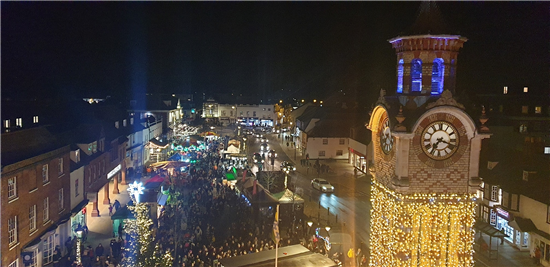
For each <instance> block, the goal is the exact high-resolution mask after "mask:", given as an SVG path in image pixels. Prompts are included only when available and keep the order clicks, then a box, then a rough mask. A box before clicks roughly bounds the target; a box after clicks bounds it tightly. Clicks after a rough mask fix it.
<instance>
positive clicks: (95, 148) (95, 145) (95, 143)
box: [92, 141, 97, 153]
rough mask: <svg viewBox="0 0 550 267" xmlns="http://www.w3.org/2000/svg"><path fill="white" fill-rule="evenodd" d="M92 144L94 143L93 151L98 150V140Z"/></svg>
mask: <svg viewBox="0 0 550 267" xmlns="http://www.w3.org/2000/svg"><path fill="white" fill-rule="evenodd" d="M92 145H93V146H92V152H93V153H95V152H97V141H96V142H94V143H93V144H92Z"/></svg>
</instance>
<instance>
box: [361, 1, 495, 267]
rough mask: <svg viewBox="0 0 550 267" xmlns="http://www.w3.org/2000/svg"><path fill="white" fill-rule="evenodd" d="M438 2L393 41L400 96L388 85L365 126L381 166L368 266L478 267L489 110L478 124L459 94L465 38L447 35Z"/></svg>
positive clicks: (376, 170) (424, 9) (376, 181)
mask: <svg viewBox="0 0 550 267" xmlns="http://www.w3.org/2000/svg"><path fill="white" fill-rule="evenodd" d="M434 5H435V3H433V2H424V3H423V4H422V6H421V9H420V15H419V17H418V20H417V22H416V23H415V25H413V28H412V33H411V35H408V36H403V37H397V38H394V39H392V40H390V43H392V45H393V47H394V48H395V49H396V51H397V59H398V60H397V61H398V68H397V73H398V86H397V97H395V96H385V91H383V90H382V91H381V93H380V97H379V99H378V101H377V102H376V104H375V107H374V108H373V110H372V112H371V113H370V115H371V117H370V120H369V123H368V124H367V128H368V129H370V130H371V132H372V142H373V148H374V159H373V160H374V167H375V168H374V178H373V181H372V186H371V199H370V201H371V204H372V209H371V216H370V217H371V219H370V220H371V221H370V230H371V233H370V244H369V245H370V253H371V256H370V263H369V265H370V266H385V267H387V266H468V267H470V266H473V265H474V261H473V253H474V250H473V243H474V234H475V231H474V229H473V227H474V223H475V214H474V213H475V207H476V205H477V204H476V191H477V188H478V187H479V181H480V180H479V157H480V152H481V141H482V140H483V139H484V138H489V137H490V133H489V132H488V129H487V128H486V126H485V122H486V121H487V119H486V116H484V113H483V114H482V117H481V118H480V122H481V124H480V126H479V127H477V126H476V125H479V124H478V123H476V121H474V120H473V119H472V118H471V117H470V116H469V115H468V114H467V113H466V112H465V107H464V106H463V105H462V104H460V103H458V102H457V101H456V100H455V99H454V97H453V94H454V77H455V68H456V56H457V55H458V50H459V49H460V48H461V47H462V44H463V43H464V42H465V41H466V38H463V37H460V36H458V35H449V34H443V33H446V32H444V31H443V27H441V26H442V25H441V24H439V23H440V21H441V19H440V16H439V12H438V11H437V9H435V6H434ZM434 23H435V24H434ZM430 24H434V25H430ZM434 34H437V35H434ZM436 76H437V77H436ZM419 107H422V108H419Z"/></svg>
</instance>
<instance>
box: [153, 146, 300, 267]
mask: <svg viewBox="0 0 550 267" xmlns="http://www.w3.org/2000/svg"><path fill="white" fill-rule="evenodd" d="M218 145H219V142H218V141H211V142H210V143H209V144H208V148H209V150H208V151H207V152H206V153H203V154H202V155H201V156H200V160H199V161H198V162H197V163H196V164H195V166H192V167H191V168H190V170H189V174H188V175H187V177H186V178H185V180H186V183H183V184H181V183H180V184H178V186H176V187H174V190H176V191H177V192H179V193H180V194H179V195H181V196H183V197H182V199H181V200H180V201H178V202H177V204H176V205H175V206H173V207H172V206H166V208H165V209H164V211H163V212H162V214H161V216H160V218H159V225H160V226H159V229H158V232H157V238H158V240H159V242H160V243H161V245H162V247H163V248H166V249H170V250H171V251H172V255H173V256H174V258H175V259H174V263H175V264H174V265H175V266H219V265H220V264H219V260H220V259H221V258H225V257H234V256H238V255H245V254H249V253H256V252H259V251H263V250H267V249H273V248H274V247H275V243H274V241H273V239H272V235H271V234H272V229H273V228H272V225H273V218H272V217H271V218H262V217H259V216H256V215H255V214H253V209H252V207H250V206H249V204H248V203H247V201H246V200H245V199H244V198H243V197H241V196H239V194H237V192H236V191H235V189H234V188H232V187H231V186H230V185H228V184H224V183H223V178H224V175H225V172H226V171H227V169H229V168H230V166H231V164H229V163H230V162H229V161H230V160H228V159H223V158H221V157H220V156H219V154H218V153H215V151H217V146H218ZM218 166H220V167H218ZM285 241H286V240H282V242H281V243H284V244H295V243H297V242H299V241H298V240H293V242H288V241H286V243H285Z"/></svg>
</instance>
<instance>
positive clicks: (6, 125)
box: [4, 120, 11, 129]
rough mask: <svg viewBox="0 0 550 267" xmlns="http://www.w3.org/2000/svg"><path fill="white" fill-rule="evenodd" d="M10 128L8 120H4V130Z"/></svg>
mask: <svg viewBox="0 0 550 267" xmlns="http://www.w3.org/2000/svg"><path fill="white" fill-rule="evenodd" d="M10 126H11V125H10V120H4V128H6V129H9V128H10Z"/></svg>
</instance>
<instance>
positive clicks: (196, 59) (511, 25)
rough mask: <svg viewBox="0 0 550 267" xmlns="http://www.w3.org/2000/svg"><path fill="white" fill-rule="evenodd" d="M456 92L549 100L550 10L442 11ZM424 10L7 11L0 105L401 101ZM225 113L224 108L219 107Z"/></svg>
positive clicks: (272, 5) (319, 6)
mask: <svg viewBox="0 0 550 267" xmlns="http://www.w3.org/2000/svg"><path fill="white" fill-rule="evenodd" d="M438 5H439V8H440V10H441V13H442V14H443V17H444V19H445V21H446V22H447V24H448V26H449V27H450V28H451V29H454V30H453V31H452V32H451V34H460V35H462V36H465V37H467V38H468V39H469V40H468V42H466V43H465V45H464V48H463V49H462V50H461V52H460V55H459V57H458V70H457V76H458V77H457V79H458V80H457V90H466V91H467V92H474V93H478V92H487V93H500V92H501V91H502V87H503V86H504V85H508V86H509V88H510V89H509V90H510V91H519V90H521V89H522V88H523V86H529V87H530V89H531V90H532V91H538V92H545V93H548V92H550V86H549V85H550V82H549V76H550V75H549V71H550V66H549V62H550V23H549V22H550V19H549V18H550V16H549V15H550V14H549V13H550V8H549V7H550V5H549V3H547V2H531V3H525V2H438ZM418 7H419V2H133V3H131V2H45V3H44V2H4V1H2V2H1V15H2V23H1V33H2V43H1V48H2V51H1V52H2V65H1V67H2V73H1V74H2V84H1V85H2V88H1V89H2V97H3V98H5V97H12V98H18V97H25V96H36V97H50V96H75V97H81V96H85V95H90V96H98V97H99V96H104V95H107V94H108V95H114V96H130V95H132V94H136V93H140V92H149V93H192V92H205V93H206V95H210V94H214V93H220V92H225V93H228V92H231V93H234V94H257V95H258V97H261V98H263V99H268V98H271V99H279V98H290V97H296V98H309V97H312V98H313V97H315V98H323V97H325V96H326V95H328V94H330V93H331V92H334V91H339V90H344V91H354V90H355V91H356V92H359V94H360V95H363V96H365V97H370V96H376V95H377V94H378V91H379V89H380V88H385V89H387V90H388V92H394V91H395V87H396V85H395V84H396V78H395V75H396V73H395V72H396V69H395V64H396V56H395V52H394V50H393V49H392V47H391V45H390V44H389V43H388V42H387V40H388V39H391V38H393V37H396V36H398V35H399V34H400V33H402V32H404V31H406V30H407V29H408V28H409V27H410V26H411V25H412V24H413V23H414V21H415V18H416V15H417V12H418ZM218 100H219V101H223V100H220V99H218Z"/></svg>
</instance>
